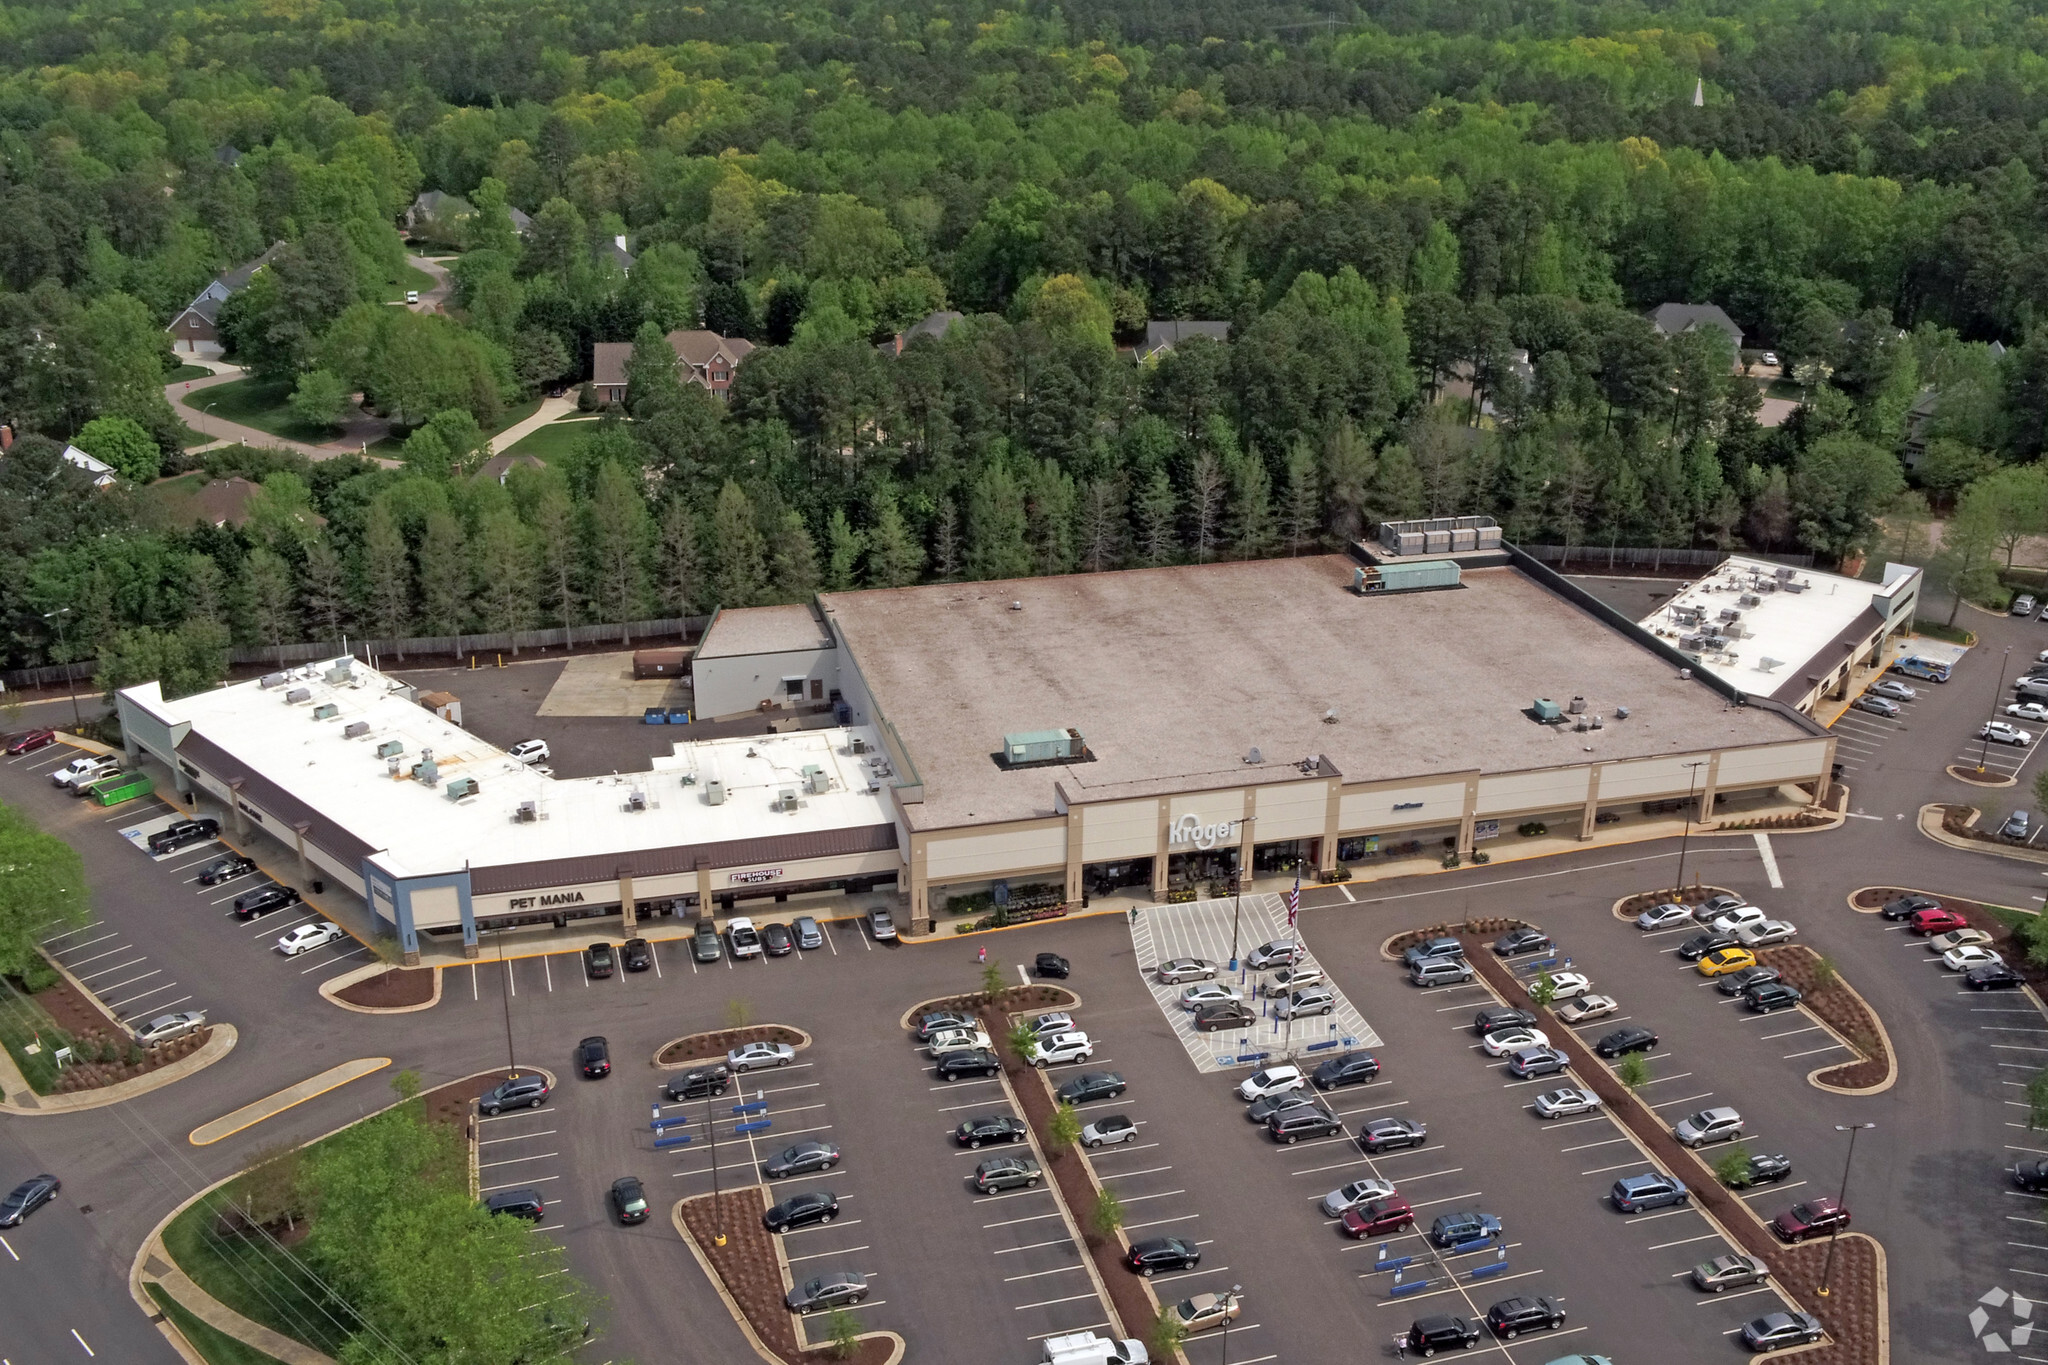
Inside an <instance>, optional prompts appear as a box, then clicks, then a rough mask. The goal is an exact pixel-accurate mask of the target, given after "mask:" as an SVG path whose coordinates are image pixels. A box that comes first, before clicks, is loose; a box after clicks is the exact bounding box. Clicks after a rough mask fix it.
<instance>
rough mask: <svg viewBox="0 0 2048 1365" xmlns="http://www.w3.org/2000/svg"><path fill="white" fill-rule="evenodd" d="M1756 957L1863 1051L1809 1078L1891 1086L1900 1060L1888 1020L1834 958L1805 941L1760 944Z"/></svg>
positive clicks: (1860, 1086) (1858, 1087)
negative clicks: (1889, 1034) (1883, 1020)
mask: <svg viewBox="0 0 2048 1365" xmlns="http://www.w3.org/2000/svg"><path fill="white" fill-rule="evenodd" d="M1756 960H1757V961H1758V962H1761V963H1762V964H1764V965H1765V966H1766V967H1776V968H1777V969H1778V971H1779V973H1780V974H1781V976H1782V978H1783V979H1784V980H1785V981H1788V982H1790V983H1791V984H1792V986H1793V988H1794V989H1796V990H1797V991H1798V992H1799V994H1800V995H1801V996H1802V997H1803V998H1802V999H1801V1000H1800V1002H1799V1003H1800V1004H1801V1005H1803V1006H1805V1007H1806V1009H1807V1010H1808V1011H1809V1012H1811V1013H1812V1014H1813V1015H1815V1016H1816V1017H1817V1018H1819V1019H1820V1021H1821V1022H1822V1023H1824V1024H1826V1025H1827V1026H1828V1028H1829V1029H1831V1030H1832V1031H1833V1032H1834V1033H1835V1035H1836V1036H1837V1037H1839V1038H1841V1040H1842V1041H1843V1042H1845V1043H1847V1044H1848V1045H1849V1046H1850V1047H1851V1048H1852V1049H1854V1050H1855V1051H1856V1052H1857V1053H1858V1054H1859V1056H1858V1057H1857V1059H1856V1060H1855V1061H1853V1062H1843V1063H1841V1064H1839V1065H1836V1066H1829V1067H1824V1068H1822V1069H1820V1070H1818V1071H1815V1072H1813V1073H1812V1074H1811V1075H1809V1076H1808V1077H1807V1079H1808V1080H1810V1081H1812V1082H1813V1083H1814V1084H1816V1085H1820V1086H1825V1087H1827V1088H1828V1089H1830V1090H1848V1091H1861V1092H1864V1093H1869V1092H1873V1091H1878V1090H1883V1089H1885V1088H1887V1087H1888V1086H1890V1085H1891V1083H1892V1081H1893V1079H1894V1078H1895V1076H1896V1065H1897V1064H1896V1062H1895V1061H1894V1060H1893V1057H1892V1050H1891V1044H1890V1041H1889V1040H1888V1039H1887V1038H1886V1037H1885V1033H1884V1025H1883V1024H1881V1023H1879V1022H1878V1018H1877V1013H1876V1011H1874V1010H1872V1009H1871V1008H1870V1005H1869V1004H1868V1003H1867V1002H1866V1001H1865V1000H1864V999H1863V997H1862V996H1860V995H1858V994H1857V993H1856V992H1855V991H1854V990H1853V989H1851V988H1850V986H1849V985H1848V983H1847V982H1845V981H1843V980H1842V977H1841V974H1840V973H1839V972H1837V971H1836V970H1835V965H1834V963H1832V962H1830V961H1829V960H1828V959H1827V958H1824V957H1822V956H1821V955H1820V954H1819V953H1816V952H1815V951H1813V949H1811V948H1809V947H1807V946H1806V945H1805V944H1802V943H1786V944H1781V945H1779V946H1778V947H1775V948H1763V949H1760V950H1758V952H1757V955H1756Z"/></svg>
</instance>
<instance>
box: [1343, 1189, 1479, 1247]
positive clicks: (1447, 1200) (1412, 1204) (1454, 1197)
mask: <svg viewBox="0 0 2048 1365" xmlns="http://www.w3.org/2000/svg"><path fill="white" fill-rule="evenodd" d="M1485 1193H1486V1192H1485V1191H1484V1190H1467V1191H1466V1192H1465V1193H1464V1194H1447V1195H1445V1196H1443V1197H1442V1198H1441V1199H1424V1200H1422V1201H1420V1202H1419V1203H1418V1202H1417V1201H1415V1200H1410V1201H1409V1202H1408V1207H1409V1208H1411V1209H1433V1208H1435V1207H1436V1206H1437V1205H1438V1204H1455V1203H1457V1202H1459V1201H1460V1200H1464V1199H1478V1198H1480V1197H1481V1196H1482V1195H1484V1194H1485ZM1359 1245H1360V1246H1364V1245H1365V1243H1363V1242H1360V1243H1359Z"/></svg>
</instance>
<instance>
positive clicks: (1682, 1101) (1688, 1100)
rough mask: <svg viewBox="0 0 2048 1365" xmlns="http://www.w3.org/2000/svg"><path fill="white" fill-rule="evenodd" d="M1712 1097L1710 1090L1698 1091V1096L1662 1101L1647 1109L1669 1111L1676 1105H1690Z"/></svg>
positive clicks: (1712, 1093)
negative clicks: (1695, 1101)
mask: <svg viewBox="0 0 2048 1365" xmlns="http://www.w3.org/2000/svg"><path fill="white" fill-rule="evenodd" d="M1713 1097H1714V1092H1713V1091H1711V1090H1702V1091H1700V1093H1699V1094H1697V1095H1687V1096H1686V1097H1685V1098H1683V1099H1677V1100H1665V1101H1663V1102H1662V1103H1659V1104H1653V1105H1651V1106H1649V1107H1650V1108H1652V1109H1669V1108H1671V1107H1672V1106H1673V1105H1678V1104H1691V1103H1692V1102H1693V1101H1694V1100H1707V1099H1712V1098H1713Z"/></svg>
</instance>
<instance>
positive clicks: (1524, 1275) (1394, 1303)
mask: <svg viewBox="0 0 2048 1365" xmlns="http://www.w3.org/2000/svg"><path fill="white" fill-rule="evenodd" d="M1379 1273H1380V1272H1379V1271H1376V1270H1366V1271H1361V1272H1360V1273H1359V1276H1358V1278H1359V1279H1361V1280H1362V1279H1364V1278H1365V1277H1366V1276H1367V1275H1377V1274H1379ZM1542 1273H1543V1272H1542V1271H1541V1270H1523V1271H1519V1272H1517V1273H1516V1274H1513V1275H1496V1276H1494V1277H1493V1278H1492V1279H1491V1280H1488V1281H1487V1283H1488V1284H1503V1283H1505V1282H1506V1281H1508V1280H1526V1279H1528V1278H1529V1277H1530V1276H1531V1275H1541V1274H1542ZM1470 1288H1471V1286H1469V1285H1466V1284H1463V1283H1455V1284H1451V1285H1448V1286H1446V1287H1445V1288H1442V1289H1432V1290H1430V1291H1429V1292H1428V1293H1427V1294H1410V1295H1409V1296H1408V1297H1407V1298H1405V1299H1382V1300H1380V1302H1378V1303H1376V1304H1374V1305H1373V1307H1375V1308H1398V1307H1400V1306H1401V1305H1402V1304H1404V1303H1413V1302H1415V1301H1416V1300H1417V1299H1434V1298H1437V1297H1438V1296H1440V1295H1443V1294H1464V1293H1466V1292H1468V1291H1469V1290H1470ZM1586 1330H1587V1329H1586V1328H1584V1327H1566V1328H1562V1329H1560V1330H1558V1331H1555V1332H1546V1333H1544V1335H1545V1336H1546V1337H1549V1338H1551V1339H1553V1340H1555V1339H1556V1338H1558V1337H1566V1336H1570V1335H1571V1334H1572V1333H1573V1332H1583V1331H1586ZM1506 1349H1507V1347H1506V1346H1505V1345H1495V1346H1485V1347H1481V1348H1480V1349H1479V1350H1477V1351H1467V1352H1465V1354H1466V1356H1468V1357H1470V1356H1481V1355H1485V1354H1487V1353H1488V1352H1491V1351H1505V1350H1506Z"/></svg>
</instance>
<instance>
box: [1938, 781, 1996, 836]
mask: <svg viewBox="0 0 2048 1365" xmlns="http://www.w3.org/2000/svg"><path fill="white" fill-rule="evenodd" d="M1951 774H1952V775H1953V770H1951ZM1964 780H1965V781H1968V779H1967V778H1965V779H1964ZM1977 816H1978V811H1977V808H1976V807H1975V806H1957V805H1947V806H1943V807H1942V808H1941V832H1942V833H1943V834H1953V835H1954V836H1955V837H1956V838H1958V839H1970V840H1973V841H1975V842H1977V843H1980V844H1996V845H1998V846H1999V847H2000V848H2011V847H2012V845H2011V844H2009V843H2007V842H2006V841H2005V840H2003V839H2001V838H1999V837H1998V836H1997V835H1996V834H1994V833H1992V832H1991V831H1989V830H1983V829H1979V828H1977V826H1976V825H1974V824H1972V823H1971V822H1972V821H1973V820H1975V819H1977Z"/></svg>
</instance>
